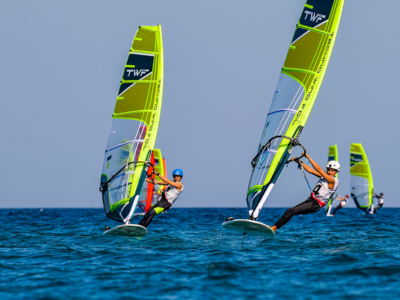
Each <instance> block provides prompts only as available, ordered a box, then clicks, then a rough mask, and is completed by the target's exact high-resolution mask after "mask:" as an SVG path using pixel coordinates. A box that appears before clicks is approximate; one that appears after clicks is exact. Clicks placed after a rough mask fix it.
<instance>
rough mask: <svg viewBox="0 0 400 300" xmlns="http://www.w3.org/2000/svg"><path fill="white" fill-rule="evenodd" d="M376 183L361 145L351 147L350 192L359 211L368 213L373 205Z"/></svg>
mask: <svg viewBox="0 0 400 300" xmlns="http://www.w3.org/2000/svg"><path fill="white" fill-rule="evenodd" d="M373 189H374V181H373V179H372V172H371V167H370V165H369V162H368V158H367V154H366V153H365V151H364V148H363V146H362V145H361V144H354V143H353V144H351V146H350V191H351V197H352V198H353V200H354V203H355V204H356V206H357V208H358V209H361V210H363V211H366V212H368V211H369V210H370V209H371V206H372V204H373Z"/></svg>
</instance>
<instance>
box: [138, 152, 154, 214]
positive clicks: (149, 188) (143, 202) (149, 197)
mask: <svg viewBox="0 0 400 300" xmlns="http://www.w3.org/2000/svg"><path fill="white" fill-rule="evenodd" d="M150 163H151V165H150V166H149V168H148V170H147V178H150V179H151V182H147V181H146V182H144V183H143V187H142V192H141V193H140V196H139V204H138V207H139V208H140V209H141V210H142V211H143V212H147V211H148V210H149V209H150V208H151V204H152V202H153V191H154V186H155V184H154V174H153V170H154V163H155V160H154V152H153V153H152V155H151V158H150Z"/></svg>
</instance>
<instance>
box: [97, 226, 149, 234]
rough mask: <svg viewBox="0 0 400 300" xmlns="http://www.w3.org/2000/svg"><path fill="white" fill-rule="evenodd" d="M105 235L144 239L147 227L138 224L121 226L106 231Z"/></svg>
mask: <svg viewBox="0 0 400 300" xmlns="http://www.w3.org/2000/svg"><path fill="white" fill-rule="evenodd" d="M103 234H112V235H120V236H130V237H142V236H146V235H147V229H146V227H143V226H141V225H136V224H128V225H120V226H117V227H114V228H111V229H109V230H106V231H104V233H103Z"/></svg>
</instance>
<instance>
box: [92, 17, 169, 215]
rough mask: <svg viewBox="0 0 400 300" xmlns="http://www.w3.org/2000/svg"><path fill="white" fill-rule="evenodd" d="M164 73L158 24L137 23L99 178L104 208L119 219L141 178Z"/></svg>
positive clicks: (129, 209) (128, 211)
mask: <svg viewBox="0 0 400 300" xmlns="http://www.w3.org/2000/svg"><path fill="white" fill-rule="evenodd" d="M163 73H164V59H163V44H162V33H161V25H158V26H141V27H139V29H138V31H137V32H136V35H135V38H134V39H133V43H132V47H131V49H130V51H129V55H128V59H127V62H126V65H125V68H124V73H123V76H122V80H121V83H120V87H119V92H118V97H117V101H116V104H115V109H114V114H113V116H112V122H111V129H110V133H109V138H108V142H107V147H106V151H105V157H104V164H103V171H102V175H101V183H100V184H101V187H100V190H101V191H102V196H103V206H104V211H105V213H106V215H107V217H109V218H110V219H113V220H116V221H119V222H129V221H130V219H131V218H132V216H133V213H134V211H135V209H136V206H137V204H138V202H139V196H140V193H141V191H142V186H143V183H144V181H145V179H146V173H147V172H148V167H149V164H148V162H149V161H150V158H151V154H152V152H153V148H154V145H155V142H156V138H157V131H158V125H159V120H160V114H161V105H162V93H163V81H164V79H163V76H164V74H163Z"/></svg>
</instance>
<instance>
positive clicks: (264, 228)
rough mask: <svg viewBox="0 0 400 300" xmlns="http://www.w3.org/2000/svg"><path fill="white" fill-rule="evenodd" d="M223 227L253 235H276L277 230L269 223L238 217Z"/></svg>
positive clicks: (272, 236)
mask: <svg viewBox="0 0 400 300" xmlns="http://www.w3.org/2000/svg"><path fill="white" fill-rule="evenodd" d="M222 228H224V229H226V230H230V231H235V232H239V233H242V234H243V233H245V232H246V235H252V236H263V237H270V238H274V237H275V232H274V231H273V230H272V229H271V227H269V226H268V225H266V224H264V223H261V222H257V221H253V220H246V219H237V220H232V221H226V222H224V223H223V224H222Z"/></svg>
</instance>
